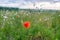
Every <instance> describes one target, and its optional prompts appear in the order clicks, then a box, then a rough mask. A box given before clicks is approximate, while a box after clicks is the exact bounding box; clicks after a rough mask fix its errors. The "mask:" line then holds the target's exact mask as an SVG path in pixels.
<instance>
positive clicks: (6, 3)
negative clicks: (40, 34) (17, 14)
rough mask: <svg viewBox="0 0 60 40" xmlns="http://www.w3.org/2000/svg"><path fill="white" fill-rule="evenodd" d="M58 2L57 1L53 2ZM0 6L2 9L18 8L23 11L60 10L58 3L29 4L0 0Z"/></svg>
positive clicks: (22, 0) (17, 0)
mask: <svg viewBox="0 0 60 40" xmlns="http://www.w3.org/2000/svg"><path fill="white" fill-rule="evenodd" d="M14 1H15V2H14ZM54 1H59V0H54ZM34 4H35V6H33V5H34ZM0 6H3V7H18V8H24V9H28V8H30V9H36V7H37V8H39V9H40V8H42V9H57V10H60V2H57V3H50V2H34V3H33V2H30V1H28V2H27V1H24V0H13V1H12V0H5V1H4V0H1V1H0Z"/></svg>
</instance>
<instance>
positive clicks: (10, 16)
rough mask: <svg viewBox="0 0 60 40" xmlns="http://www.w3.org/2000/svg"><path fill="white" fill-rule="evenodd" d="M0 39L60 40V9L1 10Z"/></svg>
mask: <svg viewBox="0 0 60 40" xmlns="http://www.w3.org/2000/svg"><path fill="white" fill-rule="evenodd" d="M25 21H30V28H28V29H26V28H24V27H23V25H22V23H23V22H25ZM0 40H60V11H59V10H27V9H26V10H18V11H16V10H0Z"/></svg>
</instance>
